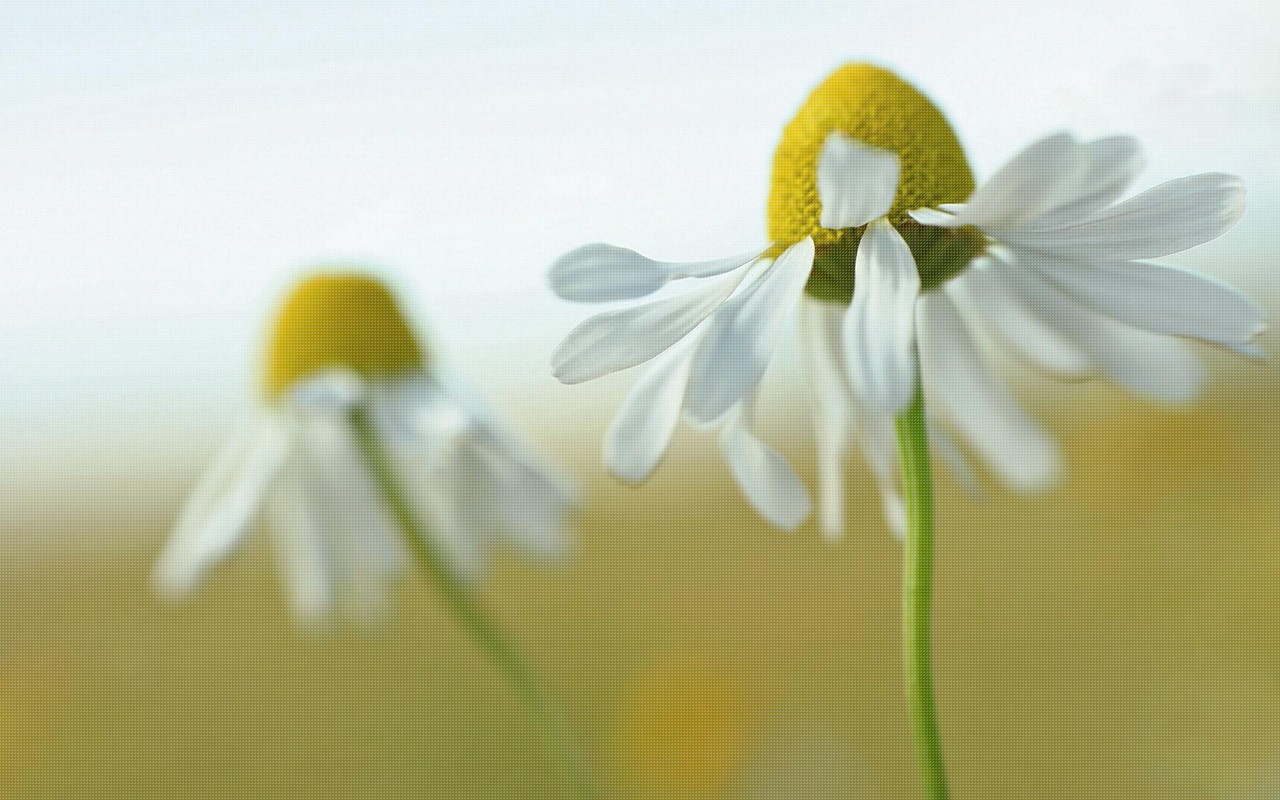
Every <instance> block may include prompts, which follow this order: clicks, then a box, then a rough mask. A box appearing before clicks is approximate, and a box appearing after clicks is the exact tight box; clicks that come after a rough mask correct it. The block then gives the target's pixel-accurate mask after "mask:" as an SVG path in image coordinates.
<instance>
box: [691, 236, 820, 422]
mask: <svg viewBox="0 0 1280 800" xmlns="http://www.w3.org/2000/svg"><path fill="white" fill-rule="evenodd" d="M812 268H813V240H812V239H809V238H806V239H804V240H803V241H801V242H797V243H796V244H793V245H792V246H791V247H788V248H787V249H786V250H785V251H784V252H783V253H782V255H781V256H779V257H778V260H777V261H776V262H774V263H773V265H772V266H771V267H770V268H769V269H768V271H767V272H765V274H763V275H762V276H760V277H759V278H758V279H757V280H756V281H755V282H753V283H752V284H751V285H750V286H747V287H746V288H745V289H743V290H742V291H741V292H739V293H738V294H737V295H736V296H734V297H732V298H730V299H729V300H727V301H725V303H724V304H723V305H721V306H720V308H719V309H717V310H716V312H715V314H713V315H712V317H711V320H710V322H708V324H707V330H706V333H705V334H704V335H703V338H702V341H701V343H700V344H699V345H698V348H697V350H696V351H695V352H694V355H693V365H692V367H691V372H690V377H689V390H688V392H687V395H686V398H685V413H686V414H687V415H688V416H689V418H690V419H691V420H692V421H693V422H695V423H697V424H704V425H705V424H710V423H711V422H713V421H714V420H716V419H719V418H720V417H721V416H723V415H724V413H725V412H726V411H728V410H729V409H730V408H731V407H732V406H733V405H734V404H736V403H737V402H738V401H739V400H741V399H742V398H743V397H745V396H747V394H749V393H750V392H752V391H754V390H755V388H756V386H757V385H758V384H759V383H760V379H761V378H762V377H763V376H764V372H765V369H766V368H767V367H768V366H769V359H770V358H771V357H772V356H773V351H774V347H775V345H776V343H777V339H778V336H779V335H780V334H781V332H782V329H783V325H784V324H785V323H786V320H787V317H788V316H789V315H790V313H791V310H792V309H793V308H795V305H796V303H797V302H798V301H799V299H800V295H801V294H802V293H803V292H804V285H805V282H806V281H807V280H808V279H809V272H810V270H811V269H812Z"/></svg>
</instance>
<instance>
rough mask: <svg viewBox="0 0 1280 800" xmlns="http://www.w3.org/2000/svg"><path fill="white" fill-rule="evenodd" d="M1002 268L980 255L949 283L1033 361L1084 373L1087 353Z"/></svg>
mask: <svg viewBox="0 0 1280 800" xmlns="http://www.w3.org/2000/svg"><path fill="white" fill-rule="evenodd" d="M1005 269H1007V267H1004V266H1002V265H998V264H996V263H995V262H994V261H992V260H991V259H980V260H979V261H977V262H975V263H974V264H972V265H971V266H970V267H969V269H967V270H966V271H965V272H964V274H962V275H960V276H959V277H958V278H956V279H955V280H954V281H952V284H953V285H954V287H955V291H957V292H958V293H959V294H960V296H961V297H963V299H965V300H966V301H967V303H968V305H969V306H970V307H971V308H972V309H973V311H974V312H975V314H976V315H977V316H978V317H980V318H981V321H982V323H983V324H984V325H986V326H987V327H988V328H991V329H993V330H994V331H995V332H996V333H998V334H999V336H1000V338H1001V341H1002V342H1003V343H1004V344H1006V345H1008V346H1009V347H1011V348H1013V349H1014V350H1015V351H1017V352H1018V353H1019V354H1021V355H1023V356H1025V357H1026V358H1027V359H1028V360H1030V361H1031V362H1032V363H1033V364H1035V365H1036V366H1038V367H1040V368H1042V369H1045V370H1048V371H1050V372H1053V373H1056V374H1059V375H1069V376H1083V375H1087V374H1088V373H1089V372H1090V371H1091V370H1092V369H1093V366H1094V365H1093V360H1092V359H1091V358H1090V356H1089V354H1088V353H1086V352H1085V351H1084V350H1082V349H1081V348H1080V346H1079V345H1078V344H1076V343H1075V342H1074V341H1073V340H1072V339H1070V338H1069V337H1067V336H1064V335H1063V334H1062V333H1061V332H1060V331H1059V330H1058V329H1057V327H1056V326H1055V325H1054V324H1053V323H1052V321H1051V320H1048V321H1047V320H1045V319H1043V318H1042V317H1041V316H1040V314H1039V313H1037V311H1036V310H1035V309H1033V308H1031V307H1029V306H1028V305H1027V303H1026V301H1025V300H1024V299H1023V298H1022V297H1021V295H1020V294H1019V293H1018V292H1017V291H1016V290H1015V289H1014V287H1013V286H1011V285H1010V282H1009V280H1008V279H1007V278H1005V276H1004V274H1003V273H1004V270H1005Z"/></svg>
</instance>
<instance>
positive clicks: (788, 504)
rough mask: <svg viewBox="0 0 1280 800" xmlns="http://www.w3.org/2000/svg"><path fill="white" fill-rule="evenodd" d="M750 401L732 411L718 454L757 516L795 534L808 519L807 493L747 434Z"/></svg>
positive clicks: (782, 462) (774, 454)
mask: <svg viewBox="0 0 1280 800" xmlns="http://www.w3.org/2000/svg"><path fill="white" fill-rule="evenodd" d="M750 406H751V400H750V398H748V399H745V400H744V401H743V404H742V405H740V406H738V407H737V408H735V410H734V412H733V414H732V415H731V418H730V419H729V420H727V421H726V424H725V426H724V428H723V429H722V430H721V431H720V450H721V452H722V453H723V454H724V458H725V461H726V462H727V463H728V464H729V469H730V470H731V471H732V472H733V477H734V480H736V481H737V482H738V486H739V488H741V489H742V493H743V494H744V495H745V496H746V498H747V500H749V501H750V502H751V505H752V506H754V507H755V509H756V511H757V512H759V514H760V516H762V517H764V518H765V519H766V520H768V521H769V522H770V523H772V524H774V525H776V526H778V527H779V528H782V529H784V530H788V531H791V530H795V529H796V528H797V527H799V525H800V523H802V522H804V520H805V518H806V517H808V516H809V511H810V502H809V492H808V491H807V490H806V489H805V488H804V484H803V483H801V482H800V479H799V478H798V477H796V474H795V472H794V471H793V470H792V469H791V465H790V464H788V463H787V460H786V459H785V458H783V457H782V456H781V455H780V454H779V453H778V452H777V451H775V450H774V449H773V448H771V447H769V446H768V445H767V444H765V443H764V442H762V441H760V440H759V439H758V438H756V435H755V434H754V433H753V432H752V431H751V424H752V423H751V408H750Z"/></svg>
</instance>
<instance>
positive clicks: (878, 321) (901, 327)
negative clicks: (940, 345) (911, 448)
mask: <svg viewBox="0 0 1280 800" xmlns="http://www.w3.org/2000/svg"><path fill="white" fill-rule="evenodd" d="M919 294H920V275H919V273H917V272H916V262H915V259H914V258H913V257H912V255H911V248H909V247H908V246H907V243H906V242H905V241H903V239H902V236H901V235H900V234H899V233H898V232H897V231H896V230H895V229H894V227H893V226H892V225H890V224H889V222H888V221H887V220H884V219H880V220H877V221H875V222H873V223H871V225H870V227H868V228H867V231H866V233H864V234H863V236H862V242H861V243H859V245H858V256H857V261H856V262H855V264H854V289H853V302H852V304H851V305H850V306H849V311H848V313H847V314H846V315H845V323H844V347H845V354H846V357H847V360H848V368H849V379H850V381H851V382H852V383H853V388H854V389H855V390H856V391H857V392H858V394H859V395H860V396H861V397H862V398H863V399H864V400H865V401H866V402H867V403H868V404H869V405H870V406H872V407H873V408H876V409H878V410H883V411H892V412H897V411H901V410H902V409H903V408H906V406H907V404H908V403H909V402H910V401H911V396H912V393H913V392H914V391H915V378H916V360H915V358H916V357H915V303H916V298H917V297H918V296H919Z"/></svg>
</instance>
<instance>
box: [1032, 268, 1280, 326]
mask: <svg viewBox="0 0 1280 800" xmlns="http://www.w3.org/2000/svg"><path fill="white" fill-rule="evenodd" d="M1016 255H1017V257H1018V262H1019V263H1025V264H1027V265H1028V266H1032V267H1035V268H1036V269H1038V270H1040V272H1041V273H1043V274H1044V275H1045V277H1047V278H1049V279H1050V280H1051V281H1052V282H1053V283H1054V284H1056V285H1057V286H1058V287H1059V288H1060V289H1062V290H1064V291H1065V292H1066V293H1067V294H1069V295H1071V296H1072V297H1073V298H1075V299H1076V300H1078V301H1080V302H1081V303H1084V304H1085V305H1087V306H1089V307H1090V308H1092V309H1094V310H1095V311H1099V312H1101V313H1103V314H1106V315H1107V316H1109V317H1111V318H1112V319H1115V320H1118V321H1120V322H1123V323H1125V324H1126V325H1131V326H1133V327H1135V328H1141V329H1142V330H1145V331H1151V332H1152V333H1166V334H1174V335H1179V336H1193V337H1195V338H1197V339H1205V340H1207V341H1211V342H1217V343H1219V344H1224V345H1239V344H1246V343H1248V342H1249V341H1250V340H1252V339H1253V338H1254V337H1255V336H1257V335H1258V334H1259V333H1261V332H1262V331H1263V329H1265V328H1266V311H1264V310H1263V309H1262V307H1261V306H1259V305H1258V304H1257V303H1255V302H1253V301H1252V300H1250V299H1249V298H1248V297H1246V296H1245V295H1244V294H1242V293H1241V292H1239V291H1237V290H1236V289H1234V288H1232V287H1230V286H1228V285H1227V284H1225V283H1223V282H1221V281H1218V280H1215V279H1213V278H1210V277H1209V276H1207V275H1201V274H1198V273H1195V272H1191V271H1189V270H1185V269H1181V268H1179V267H1173V266H1165V265H1161V264H1148V263H1145V262H1141V261H1122V262H1112V263H1089V264H1085V263H1077V262H1071V261H1065V260H1063V259H1058V258H1050V257H1046V256H1041V255H1039V254H1036V253H1027V254H1025V255H1024V254H1016Z"/></svg>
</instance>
